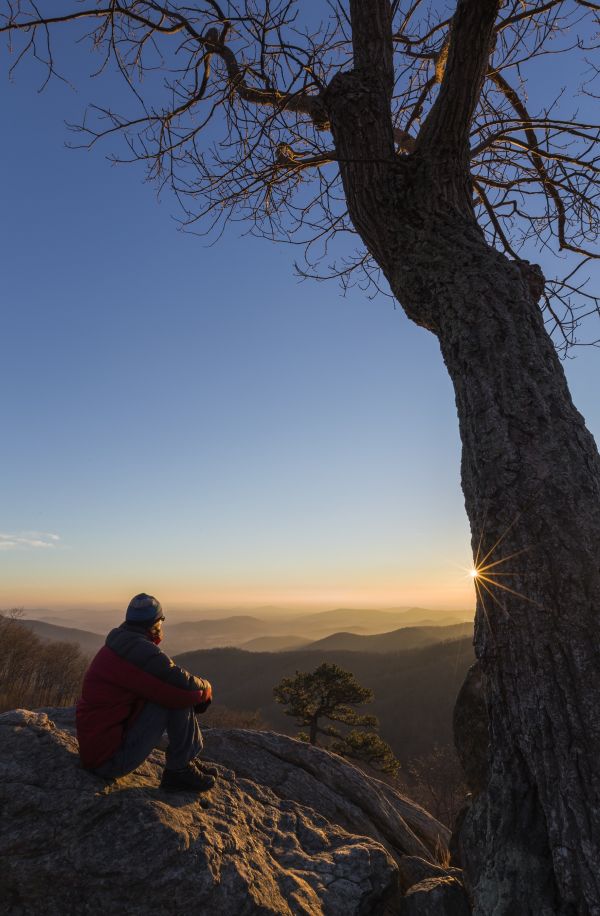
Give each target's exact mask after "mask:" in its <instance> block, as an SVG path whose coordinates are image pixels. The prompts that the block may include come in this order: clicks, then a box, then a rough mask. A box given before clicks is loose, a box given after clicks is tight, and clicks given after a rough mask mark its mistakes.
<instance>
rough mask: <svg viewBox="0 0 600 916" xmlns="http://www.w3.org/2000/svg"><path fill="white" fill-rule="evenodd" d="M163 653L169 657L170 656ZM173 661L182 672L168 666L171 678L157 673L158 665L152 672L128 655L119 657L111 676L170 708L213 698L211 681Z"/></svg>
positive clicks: (129, 688) (140, 694)
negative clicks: (134, 661) (189, 671)
mask: <svg viewBox="0 0 600 916" xmlns="http://www.w3.org/2000/svg"><path fill="white" fill-rule="evenodd" d="M162 654H163V653H161V655H162ZM164 657H165V658H166V659H167V661H170V659H169V658H168V656H164ZM171 664H173V667H174V668H176V669H177V672H180V675H179V676H178V675H177V672H173V671H170V670H169V671H168V674H169V678H168V679H166V678H163V677H160V676H159V674H158V673H156V668H155V672H152V673H151V672H150V671H149V670H147V669H146V670H144V669H142V668H139V667H138V666H137V665H135V664H133V663H132V662H130V661H128V660H127V659H123V658H119V659H118V660H117V663H116V664H115V665H113V666H111V672H110V679H111V681H112V682H113V683H116V684H119V685H120V686H121V687H124V688H126V689H128V690H131V691H133V692H134V693H136V694H138V696H140V697H143V698H144V699H145V700H150V701H151V702H152V703H158V704H159V705H160V706H166V707H167V709H184V708H185V707H187V706H196V705H197V704H198V703H205V702H206V701H207V699H210V697H211V695H212V690H211V687H210V684H209V683H208V681H204V680H202V678H198V677H194V675H192V674H189V673H188V672H186V671H184V669H183V668H178V666H177V665H174V663H171ZM159 670H160V669H159ZM161 673H167V669H166V668H165V669H163V671H162V672H161Z"/></svg>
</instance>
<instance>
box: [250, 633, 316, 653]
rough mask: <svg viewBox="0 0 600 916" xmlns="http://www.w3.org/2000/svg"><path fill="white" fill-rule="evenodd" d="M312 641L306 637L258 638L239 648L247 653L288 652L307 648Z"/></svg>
mask: <svg viewBox="0 0 600 916" xmlns="http://www.w3.org/2000/svg"><path fill="white" fill-rule="evenodd" d="M309 643H310V640H309V639H307V638H306V636H292V635H289V636H257V637H256V639H251V640H249V642H245V643H243V644H242V645H241V646H240V647H239V648H240V649H244V650H245V651H246V652H287V651H288V650H290V649H299V648H300V647H301V646H307V645H308V644H309Z"/></svg>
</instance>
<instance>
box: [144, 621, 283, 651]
mask: <svg viewBox="0 0 600 916" xmlns="http://www.w3.org/2000/svg"><path fill="white" fill-rule="evenodd" d="M271 629H272V624H270V623H266V622H265V621H264V620H259V619H258V617H243V616H239V617H224V618H223V619H221V620H219V619H217V620H190V621H186V622H185V623H169V622H168V621H167V622H165V625H164V643H163V645H162V646H161V648H164V650H165V652H167V653H169V654H171V655H175V654H177V653H178V652H186V651H189V650H190V649H195V648H198V649H211V648H213V647H214V646H239V645H241V644H242V643H245V642H248V640H249V639H251V638H253V637H255V636H266V635H268V634H269V632H270V630H271Z"/></svg>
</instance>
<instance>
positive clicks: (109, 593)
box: [0, 571, 474, 612]
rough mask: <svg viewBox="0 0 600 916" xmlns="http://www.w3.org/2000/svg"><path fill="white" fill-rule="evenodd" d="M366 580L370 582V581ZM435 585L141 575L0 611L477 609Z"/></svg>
mask: <svg viewBox="0 0 600 916" xmlns="http://www.w3.org/2000/svg"><path fill="white" fill-rule="evenodd" d="M365 578H366V577H365ZM436 578H437V581H436V579H435V578H434V580H433V581H431V579H430V580H429V581H423V579H419V580H415V579H411V580H409V581H407V582H406V583H402V582H401V581H396V582H394V583H391V582H390V583H389V584H387V583H386V584H383V583H382V582H380V583H377V584H375V585H371V584H370V583H368V582H366V581H364V580H363V581H362V582H359V583H356V584H355V585H354V584H350V583H348V585H342V584H340V585H324V584H317V583H315V584H313V585H304V584H297V585H296V584H294V585H285V586H284V585H282V584H281V583H273V585H268V584H265V585H264V586H262V587H261V586H259V585H257V584H256V583H248V584H243V583H236V584H234V585H231V584H228V583H227V584H223V585H220V584H217V583H215V582H211V583H202V582H194V583H185V584H184V583H183V582H181V580H179V581H176V582H174V581H172V580H170V579H169V578H168V577H163V576H160V575H157V574H156V572H154V571H153V572H152V573H150V574H143V573H142V574H139V573H138V574H135V575H132V576H131V577H127V580H126V581H122V580H121V581H118V582H115V583H114V584H109V583H107V582H106V581H104V582H90V581H89V579H88V580H87V581H85V582H82V581H81V579H79V580H75V581H72V582H71V583H70V584H69V585H67V586H66V587H65V586H63V585H62V583H58V582H57V581H53V582H46V583H35V584H34V583H31V582H29V583H27V584H26V585H22V586H19V585H18V584H17V583H14V584H13V585H12V587H6V584H5V588H3V589H2V590H1V591H0V608H10V607H25V608H26V609H27V608H43V609H48V610H50V611H56V610H59V609H60V610H63V609H73V610H74V609H77V608H89V609H92V608H98V609H111V608H119V607H123V606H125V605H126V604H127V602H128V601H129V599H130V598H131V596H132V595H133V594H136V593H137V592H140V591H146V592H148V593H150V594H154V595H156V596H157V597H158V598H159V600H160V601H161V603H162V604H163V607H165V608H173V609H174V610H177V611H182V612H185V611H192V610H194V609H197V610H201V609H207V608H211V607H212V608H215V609H217V608H219V609H220V608H228V607H229V608H240V609H242V608H243V609H251V608H257V607H261V606H265V605H269V606H275V607H280V608H282V609H283V610H285V609H290V610H299V611H301V610H304V609H305V610H307V611H312V610H315V611H316V610H327V609H331V608H336V607H356V608H361V607H362V608H381V609H384V608H386V607H388V608H393V607H423V608H430V609H431V610H444V611H449V610H450V611H451V610H461V611H465V610H468V609H471V608H473V603H474V602H473V597H474V595H473V590H472V588H471V586H470V584H467V583H465V582H464V580H463V582H461V581H460V577H458V579H457V577H456V576H455V575H453V574H451V575H450V576H448V577H443V578H442V576H439V577H436Z"/></svg>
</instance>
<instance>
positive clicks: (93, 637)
mask: <svg viewBox="0 0 600 916" xmlns="http://www.w3.org/2000/svg"><path fill="white" fill-rule="evenodd" d="M19 623H22V624H23V626H26V627H27V628H28V629H30V630H33V632H34V633H35V634H36V635H37V636H39V637H40V639H43V640H47V641H49V642H75V643H77V645H79V646H81V649H82V650H83V652H88V653H93V654H95V653H96V652H97V651H98V649H99V648H100V647H101V646H103V645H104V639H105V637H104V636H100V634H99V633H90V632H89V631H88V630H77V629H75V628H74V627H57V626H55V625H54V624H52V623H46V622H45V621H43V620H24V619H23V618H20V619H19Z"/></svg>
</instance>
